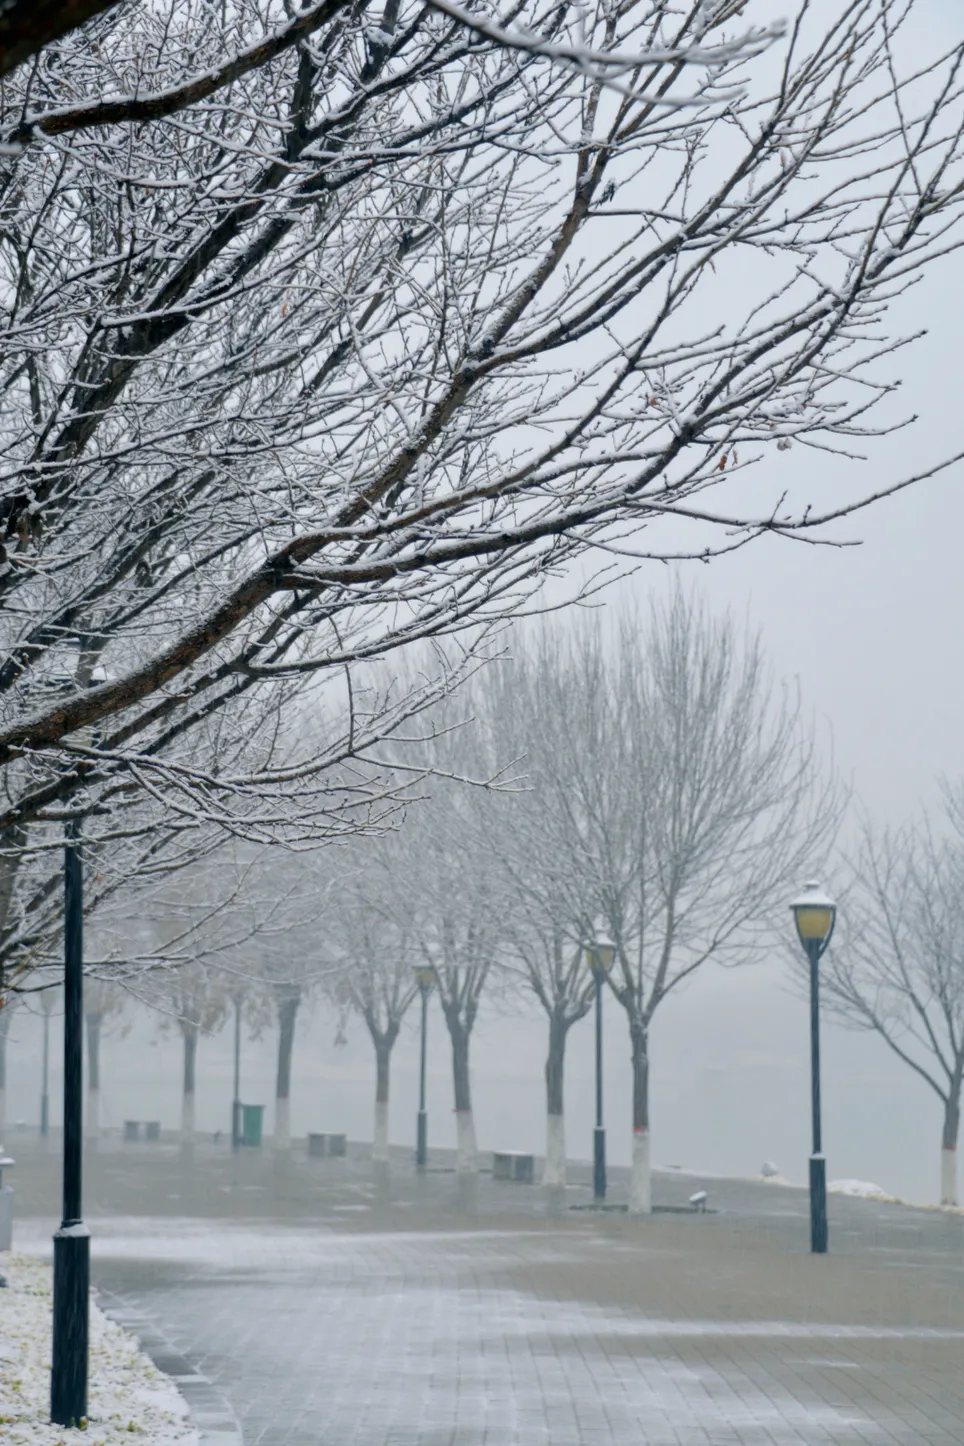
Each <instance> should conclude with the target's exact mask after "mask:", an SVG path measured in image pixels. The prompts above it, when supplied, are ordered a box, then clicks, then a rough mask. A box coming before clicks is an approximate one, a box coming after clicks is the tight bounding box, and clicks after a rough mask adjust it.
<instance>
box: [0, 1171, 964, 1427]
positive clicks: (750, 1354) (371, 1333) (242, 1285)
mask: <svg viewBox="0 0 964 1446" xmlns="http://www.w3.org/2000/svg"><path fill="white" fill-rule="evenodd" d="M21 1160H22V1166H23V1168H22V1172H21V1166H20V1165H18V1172H20V1182H21V1186H22V1199H21V1204H22V1206H23V1207H24V1208H26V1209H28V1210H29V1211H32V1212H34V1218H33V1219H27V1220H22V1222H21V1225H20V1227H19V1230H20V1240H21V1241H22V1242H24V1243H29V1241H30V1240H31V1239H33V1240H37V1241H40V1240H42V1239H43V1238H44V1234H45V1231H46V1229H47V1222H46V1221H45V1220H42V1218H41V1213H42V1212H40V1211H39V1207H40V1205H41V1203H42V1201H41V1196H42V1195H43V1194H45V1193H46V1166H45V1165H44V1164H43V1162H42V1161H40V1162H39V1163H36V1162H35V1161H32V1160H31V1159H28V1158H26V1157H25V1156H24V1155H21ZM110 1171H113V1172H115V1173H113V1174H111V1173H109V1172H110ZM91 1173H92V1193H91V1198H92V1200H94V1201H96V1208H95V1207H94V1206H93V1205H92V1206H91V1208H90V1211H89V1214H90V1217H91V1223H92V1226H93V1229H94V1260H95V1279H96V1280H97V1282H98V1284H99V1285H100V1286H101V1288H102V1289H105V1290H109V1291H111V1292H114V1293H116V1294H117V1296H119V1297H120V1298H122V1299H123V1301H124V1302H125V1305H126V1308H127V1309H129V1310H131V1309H132V1310H135V1311H141V1312H143V1313H144V1315H145V1316H146V1317H147V1318H149V1319H150V1320H152V1321H153V1322H154V1323H155V1324H156V1325H157V1326H158V1327H159V1328H160V1329H161V1330H162V1331H163V1334H164V1335H165V1337H166V1338H167V1339H168V1340H169V1341H170V1342H171V1343H172V1345H173V1346H174V1347H175V1348H176V1349H177V1350H178V1351H179V1352H180V1354H181V1355H182V1356H183V1357H184V1358H185V1359H187V1360H188V1361H189V1362H190V1363H191V1364H192V1365H193V1366H195V1367H196V1368H197V1370H198V1371H199V1372H201V1373H203V1374H204V1375H205V1376H206V1377H208V1378H209V1379H210V1380H211V1381H213V1382H214V1383H215V1385H216V1386H217V1387H220V1389H221V1390H223V1392H224V1393H225V1395H226V1396H227V1398H228V1399H229V1400H230V1402H231V1405H232V1406H233V1408H234V1410H235V1412H236V1414H237V1416H238V1418H239V1419H240V1421H241V1424H242V1428H243V1432H244V1440H245V1443H246V1446H282V1443H285V1446H288V1443H291V1446H335V1443H337V1446H483V1443H484V1446H597V1443H598V1446H604V1443H605V1446H630V1443H633V1446H643V1443H645V1446H737V1443H739V1446H787V1443H800V1446H804V1443H805V1446H824V1443H834V1446H857V1443H861V1446H878V1443H879V1446H898V1443H899V1446H925V1443H929V1446H952V1443H953V1446H960V1443H961V1442H962V1441H964V1371H962V1365H964V1289H962V1287H964V1275H962V1272H964V1229H962V1224H964V1222H962V1221H961V1220H960V1219H959V1218H954V1217H950V1218H949V1217H947V1216H942V1215H940V1214H938V1213H936V1212H935V1213H930V1212H923V1211H911V1210H907V1209H901V1208H899V1207H890V1206H883V1205H878V1204H873V1203H870V1202H863V1201H849V1200H834V1201H833V1202H832V1216H831V1228H832V1232H833V1234H832V1244H833V1254H832V1255H830V1256H828V1257H826V1258H824V1259H814V1258H812V1257H811V1256H810V1255H809V1254H808V1253H807V1250H806V1216H805V1206H806V1201H805V1198H804V1196H803V1194H802V1192H797V1191H790V1190H785V1189H781V1188H779V1187H772V1186H754V1185H752V1184H742V1185H741V1184H739V1183H737V1182H733V1183H727V1182H705V1183H706V1184H707V1185H708V1187H709V1188H710V1190H711V1192H712V1193H711V1204H712V1203H714V1201H715V1202H716V1203H717V1205H718V1207H719V1213H717V1214H715V1215H706V1216H702V1215H685V1216H684V1215H680V1214H674V1213H661V1214H657V1215H655V1216H653V1217H652V1218H650V1219H646V1220H632V1219H629V1218H628V1217H626V1216H625V1215H620V1214H616V1213H605V1214H598V1213H592V1212H589V1211H585V1210H572V1209H569V1208H568V1206H569V1205H571V1204H576V1205H579V1204H585V1203H586V1191H585V1189H584V1188H582V1187H581V1188H579V1189H577V1190H575V1191H573V1192H570V1196H569V1199H568V1200H567V1201H566V1202H565V1204H564V1205H563V1204H560V1202H559V1201H558V1200H556V1201H554V1202H547V1201H546V1200H545V1199H544V1197H543V1195H542V1193H541V1192H540V1191H539V1190H538V1189H533V1188H531V1187H525V1186H513V1185H509V1184H502V1183H501V1182H494V1181H491V1180H483V1181H481V1182H480V1184H479V1188H478V1190H477V1191H476V1192H474V1194H472V1193H470V1194H469V1195H468V1196H466V1194H465V1193H464V1192H460V1191H459V1189H458V1186H457V1182H456V1180H455V1178H454V1177H453V1176H451V1175H446V1174H441V1173H440V1174H437V1175H434V1176H430V1177H429V1178H428V1179H423V1180H418V1179H417V1178H416V1177H415V1175H414V1172H413V1171H412V1170H411V1168H410V1166H409V1165H408V1163H407V1161H399V1163H398V1164H397V1165H395V1166H393V1169H392V1171H391V1173H390V1174H389V1175H388V1176H386V1175H385V1174H384V1172H379V1173H378V1174H375V1175H373V1173H372V1168H371V1167H370V1166H369V1165H367V1164H365V1163H364V1162H362V1161H358V1160H356V1161H347V1162H339V1161H324V1162H308V1161H305V1160H295V1161H293V1162H292V1163H291V1165H290V1167H289V1168H288V1169H287V1170H286V1171H283V1172H281V1173H280V1174H278V1173H277V1172H275V1171H273V1170H272V1169H271V1168H270V1167H269V1164H268V1162H267V1161H264V1162H262V1161H260V1160H259V1161H254V1160H250V1159H246V1158H245V1159H242V1160H241V1161H235V1162H231V1161H230V1160H227V1158H226V1157H225V1156H223V1155H222V1156H215V1155H214V1154H213V1153H212V1154H211V1155H210V1157H204V1158H202V1157H199V1158H196V1159H195V1161H194V1164H193V1167H191V1168H188V1167H187V1166H184V1165H182V1164H181V1162H180V1160H179V1158H178V1157H177V1155H176V1152H175V1151H173V1150H171V1151H169V1152H167V1153H166V1154H165V1153H155V1154H154V1155H153V1156H151V1155H149V1154H148V1153H147V1152H146V1151H138V1152H135V1153H128V1154H126V1155H124V1154H121V1153H119V1152H118V1153H111V1154H107V1155H105V1156H103V1157H101V1158H99V1159H98V1161H96V1162H94V1163H93V1165H92V1172H91ZM111 1181H113V1184H111V1183H110V1182H111ZM147 1181H150V1182H151V1190H150V1198H148V1199H144V1200H141V1190H142V1187H143V1185H144V1183H145V1182H147ZM162 1183H163V1184H164V1185H166V1186H168V1187H169V1188H168V1189H166V1190H162V1189H161V1188H160V1186H161V1184H162ZM618 1183H619V1182H618V1176H617V1186H618ZM697 1183H698V1182H696V1181H693V1180H691V1179H686V1180H683V1179H681V1178H680V1177H672V1176H666V1177H660V1179H659V1182H658V1190H657V1201H658V1202H660V1203H663V1204H669V1205H672V1204H674V1203H679V1202H680V1201H681V1200H685V1198H686V1196H687V1194H688V1193H689V1192H690V1191H691V1190H693V1189H695V1188H696V1186H697ZM614 1193H616V1192H614ZM111 1196H112V1197H113V1201H114V1208H115V1209H116V1210H119V1211H123V1212H124V1213H122V1214H111V1213H109V1210H110V1206H111V1200H110V1198H108V1197H111ZM162 1197H164V1198H162ZM168 1197H175V1198H168ZM218 1197H220V1201H221V1206H222V1208H221V1209H215V1206H217V1204H218ZM132 1201H137V1202H139V1204H141V1205H143V1206H145V1207H146V1208H137V1207H135V1206H132ZM208 1207H210V1208H208ZM216 1217H222V1218H216Z"/></svg>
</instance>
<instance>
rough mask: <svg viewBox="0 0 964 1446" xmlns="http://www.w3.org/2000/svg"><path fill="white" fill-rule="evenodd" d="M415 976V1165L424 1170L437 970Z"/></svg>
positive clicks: (423, 970) (421, 971)
mask: <svg viewBox="0 0 964 1446" xmlns="http://www.w3.org/2000/svg"><path fill="white" fill-rule="evenodd" d="M414 974H415V983H416V984H417V985H418V992H419V994H421V996H422V1046H421V1060H420V1064H419V1075H418V1119H417V1122H416V1129H415V1164H416V1166H417V1167H418V1169H419V1170H424V1169H425V1164H426V1161H427V1159H428V1115H427V1114H426V1113H425V1045H426V1039H427V1037H428V996H429V995H430V994H431V992H432V985H433V984H434V983H435V970H434V969H432V968H431V967H424V968H416V969H415V970H414Z"/></svg>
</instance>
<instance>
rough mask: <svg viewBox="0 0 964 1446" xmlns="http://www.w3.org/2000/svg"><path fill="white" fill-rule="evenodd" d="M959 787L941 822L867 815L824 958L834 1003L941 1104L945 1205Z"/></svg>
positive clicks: (944, 1199) (951, 1159)
mask: <svg viewBox="0 0 964 1446" xmlns="http://www.w3.org/2000/svg"><path fill="white" fill-rule="evenodd" d="M959 801H960V794H959V792H954V791H949V792H948V793H947V794H946V797H945V805H946V806H945V809H944V811H943V814H942V817H941V818H940V819H939V820H938V822H937V823H936V825H935V824H934V823H932V821H931V820H930V819H929V818H928V817H927V816H926V815H923V816H922V817H921V818H920V820H918V821H917V822H915V823H912V824H910V825H908V826H906V827H904V828H899V829H891V828H879V827H876V826H874V825H873V824H872V823H871V822H870V821H868V820H864V822H863V825H862V828H861V834H860V840H859V844H858V846H857V848H856V850H855V852H854V855H853V858H852V860H851V866H852V873H853V878H852V882H851V885H850V887H849V888H848V889H847V890H846V907H845V908H842V909H841V910H840V916H841V918H840V928H839V937H838V938H837V940H836V941H835V944H834V947H833V949H832V950H830V951H828V953H827V955H826V956H825V959H824V962H823V964H822V965H821V968H822V978H823V986H824V998H825V1000H826V1003H827V1005H828V1007H829V1008H830V1009H832V1010H835V1011H836V1013H837V1014H838V1015H840V1016H841V1017H842V1018H843V1019H844V1020H845V1021H847V1022H848V1023H850V1024H852V1025H856V1026H857V1027H858V1028H862V1029H869V1030H873V1031H874V1032H875V1033H876V1034H878V1035H879V1036H880V1038H881V1039H883V1040H884V1041H885V1043H886V1044H887V1045H888V1046H889V1047H890V1049H892V1050H893V1052H894V1053H895V1054H896V1055H897V1057H898V1058H899V1059H901V1060H903V1062H904V1063H905V1064H906V1065H907V1066H908V1067H909V1068H910V1069H912V1070H913V1071H914V1073H915V1074H916V1075H917V1076H918V1078H920V1079H922V1080H924V1081H925V1082H926V1084H927V1085H928V1086H929V1087H930V1089H932V1090H933V1091H934V1093H935V1094H936V1096H937V1098H938V1099H939V1100H940V1103H941V1111H942V1115H943V1122H942V1130H941V1172H940V1189H941V1194H940V1198H941V1204H943V1205H956V1204H957V1203H958V1181H957V1143H958V1133H959V1128H960V1113H961V1081H962V1078H964V899H962V885H964V831H961V830H960V827H959V819H960V813H959V807H958V806H959Z"/></svg>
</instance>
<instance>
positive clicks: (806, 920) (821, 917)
mask: <svg viewBox="0 0 964 1446" xmlns="http://www.w3.org/2000/svg"><path fill="white" fill-rule="evenodd" d="M790 908H791V909H792V910H793V917H794V921H795V923H796V926H797V935H798V937H799V939H800V943H801V944H802V945H803V950H804V953H805V954H806V956H807V958H808V959H809V961H810V1105H811V1113H812V1120H813V1148H812V1151H811V1154H810V1249H811V1251H812V1253H813V1254H814V1255H825V1254H826V1251H827V1162H826V1160H825V1159H824V1154H823V1139H822V1131H821V1125H820V969H819V965H820V960H821V958H822V956H823V954H824V953H825V952H826V948H827V945H828V944H829V943H830V936H831V935H832V934H833V926H834V923H835V922H836V918H837V906H836V904H835V903H834V901H833V900H832V899H831V898H830V896H829V894H826V893H825V892H824V890H823V889H822V888H821V887H820V885H819V884H818V883H814V882H811V883H808V884H804V886H803V889H802V891H801V892H800V894H799V895H798V896H797V898H796V899H794V901H793V903H792V904H791V905H790Z"/></svg>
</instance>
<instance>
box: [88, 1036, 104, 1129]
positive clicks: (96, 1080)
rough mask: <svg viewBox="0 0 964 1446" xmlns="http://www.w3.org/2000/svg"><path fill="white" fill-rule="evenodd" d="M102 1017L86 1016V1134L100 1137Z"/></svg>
mask: <svg viewBox="0 0 964 1446" xmlns="http://www.w3.org/2000/svg"><path fill="white" fill-rule="evenodd" d="M103 1018H104V1016H103V1015H102V1014H100V1013H99V1012H97V1011H93V1012H91V1013H90V1014H88V1016H87V1134H88V1135H89V1137H90V1139H91V1140H97V1138H98V1137H99V1135H100V1027H101V1024H102V1022H103Z"/></svg>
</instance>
